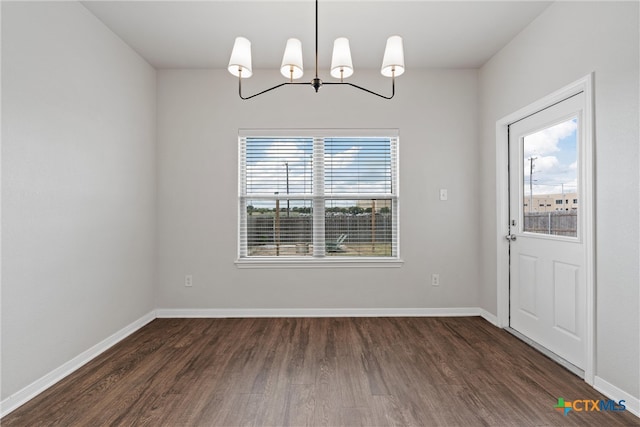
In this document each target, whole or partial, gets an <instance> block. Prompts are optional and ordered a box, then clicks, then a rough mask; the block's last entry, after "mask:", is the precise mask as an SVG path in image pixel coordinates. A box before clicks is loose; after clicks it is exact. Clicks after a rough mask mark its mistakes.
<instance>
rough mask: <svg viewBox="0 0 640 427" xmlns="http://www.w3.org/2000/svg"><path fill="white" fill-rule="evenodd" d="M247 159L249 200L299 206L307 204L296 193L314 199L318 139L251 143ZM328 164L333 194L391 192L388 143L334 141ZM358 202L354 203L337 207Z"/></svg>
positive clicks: (328, 141)
mask: <svg viewBox="0 0 640 427" xmlns="http://www.w3.org/2000/svg"><path fill="white" fill-rule="evenodd" d="M246 158H247V163H246V168H247V173H246V176H247V187H246V188H247V195H249V196H251V195H257V194H262V195H265V196H266V195H272V194H275V193H278V194H280V195H284V194H290V195H291V203H292V204H291V206H292V207H293V206H298V205H302V204H303V203H301V202H298V201H295V195H296V194H298V195H301V194H302V195H307V196H309V195H311V194H313V175H312V172H313V162H312V160H313V139H311V138H278V139H273V138H247V142H246ZM324 165H325V192H326V193H327V194H345V193H352V194H363V193H370V194H371V193H373V194H389V193H390V192H391V179H390V175H391V154H390V149H389V139H388V138H328V139H326V140H325V150H324ZM287 182H288V186H287ZM287 188H288V191H287ZM249 202H250V204H252V205H253V206H254V207H258V206H260V205H266V204H265V203H264V202H260V201H249ZM354 203H355V202H354V201H353V200H351V201H344V202H339V203H338V202H335V203H333V205H334V206H336V205H344V206H352V205H354ZM268 204H269V205H273V203H272V202H271V203H268ZM304 205H305V206H307V205H308V203H304Z"/></svg>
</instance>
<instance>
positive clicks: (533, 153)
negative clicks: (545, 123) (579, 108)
mask: <svg viewBox="0 0 640 427" xmlns="http://www.w3.org/2000/svg"><path fill="white" fill-rule="evenodd" d="M577 130H578V120H577V118H572V119H569V120H566V121H563V122H561V123H558V124H556V125H554V126H551V127H549V128H546V129H543V130H541V131H538V132H535V133H532V134H530V135H528V136H525V137H524V146H523V148H524V158H523V170H524V182H523V186H524V194H525V195H529V175H530V162H531V160H530V159H531V158H534V160H533V166H534V167H533V182H532V185H533V194H534V195H537V194H560V193H562V192H564V193H575V192H577V182H578V168H577V165H578V162H577V160H578V157H577Z"/></svg>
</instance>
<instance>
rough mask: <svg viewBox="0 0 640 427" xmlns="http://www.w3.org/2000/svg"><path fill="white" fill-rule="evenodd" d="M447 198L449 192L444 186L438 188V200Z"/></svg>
mask: <svg viewBox="0 0 640 427" xmlns="http://www.w3.org/2000/svg"><path fill="white" fill-rule="evenodd" d="M448 199H449V192H448V191H447V189H446V188H441V189H440V200H442V201H445V200H448Z"/></svg>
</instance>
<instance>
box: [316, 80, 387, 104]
mask: <svg viewBox="0 0 640 427" xmlns="http://www.w3.org/2000/svg"><path fill="white" fill-rule="evenodd" d="M323 84H324V85H348V86H351V87H355V88H356V89H360V90H363V91H365V92H367V93H370V94H372V95H376V96H379V97H380V98H384V99H391V98H393V97H394V95H395V94H396V80H395V78H392V79H391V96H385V95H381V94H379V93H377V92H374V91H372V90H369V89H367V88H364V87H362V86H358V85H356V84H353V83H349V82H324V83H323Z"/></svg>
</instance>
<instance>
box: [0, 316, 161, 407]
mask: <svg viewBox="0 0 640 427" xmlns="http://www.w3.org/2000/svg"><path fill="white" fill-rule="evenodd" d="M155 318H156V312H155V310H153V311H151V312H149V313H147V314H146V315H144V316H142V317H141V318H140V319H138V320H136V321H134V322H133V323H131V324H129V325H127V326H125V327H124V328H122V329H120V330H119V331H118V332H116V333H115V334H113V335H111V336H110V337H108V338H106V339H104V340H102V341H100V342H99V343H98V344H96V345H94V346H93V347H91V348H90V349H88V350H86V351H84V352H82V353H80V354H79V355H77V356H76V357H74V358H73V359H71V360H69V361H68V362H66V363H65V364H63V365H62V366H60V367H58V368H56V369H54V370H53V371H51V372H49V373H48V374H47V375H45V376H44V377H42V378H40V379H38V380H36V381H34V382H33V383H31V384H29V385H28V386H26V387H25V388H23V389H22V390H20V391H18V392H16V393H14V394H12V395H11V396H9V397H7V398H6V399H4V400H3V401H2V402H0V418H2V417H4V416H5V415H7V414H9V413H10V412H12V411H14V410H15V409H17V408H18V407H19V406H21V405H23V404H25V403H26V402H28V401H29V400H31V399H33V398H34V397H36V396H37V395H38V394H40V393H42V392H43V391H45V390H46V389H48V388H49V387H51V386H52V385H54V384H55V383H57V382H58V381H60V380H62V379H63V378H65V377H66V376H68V375H70V374H72V373H73V372H75V371H76V370H78V369H79V368H81V367H82V366H84V365H85V364H87V363H88V362H90V361H91V360H92V359H94V358H96V357H97V356H99V355H100V354H101V353H103V352H105V351H106V350H108V349H109V348H110V347H113V346H114V345H115V344H117V343H118V342H120V341H122V340H123V339H125V338H126V337H128V336H129V335H131V334H132V333H134V332H135V331H137V330H138V329H140V328H142V327H143V326H144V325H146V324H147V323H149V322H151V321H152V320H154V319H155Z"/></svg>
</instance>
